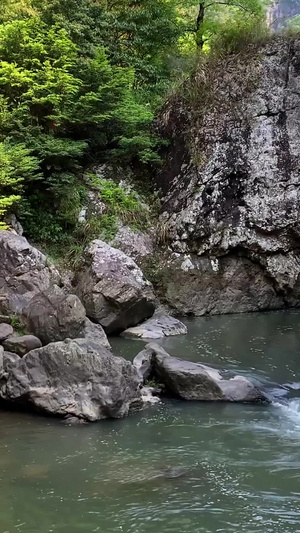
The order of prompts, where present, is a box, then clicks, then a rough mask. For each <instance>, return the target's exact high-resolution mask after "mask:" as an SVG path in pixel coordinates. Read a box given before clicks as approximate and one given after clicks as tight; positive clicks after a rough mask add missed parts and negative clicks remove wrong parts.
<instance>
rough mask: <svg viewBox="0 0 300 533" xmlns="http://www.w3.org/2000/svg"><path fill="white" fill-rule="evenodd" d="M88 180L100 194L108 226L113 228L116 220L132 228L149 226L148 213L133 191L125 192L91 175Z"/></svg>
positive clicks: (108, 181) (112, 183)
mask: <svg viewBox="0 0 300 533" xmlns="http://www.w3.org/2000/svg"><path fill="white" fill-rule="evenodd" d="M89 178H90V180H91V184H92V186H93V188H95V189H96V190H97V191H98V192H99V193H100V198H101V200H103V202H104V203H105V205H106V211H107V213H108V217H109V218H108V223H109V224H108V225H109V226H113V224H112V222H113V220H115V221H117V219H120V220H121V221H122V222H124V223H125V224H129V225H131V226H132V227H133V228H139V229H145V227H147V226H148V225H149V211H148V209H147V208H146V206H145V205H143V204H142V203H141V201H140V199H139V197H138V195H137V193H136V192H135V191H130V190H127V191H126V190H125V189H124V188H122V187H119V186H118V185H116V184H115V183H114V182H113V181H112V180H106V179H103V178H98V177H97V176H95V175H93V174H90V175H89ZM103 216H104V215H102V217H101V219H102V218H103ZM102 223H103V221H102ZM105 240H107V239H105ZM110 240H111V239H110Z"/></svg>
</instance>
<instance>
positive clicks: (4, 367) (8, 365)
mask: <svg viewBox="0 0 300 533" xmlns="http://www.w3.org/2000/svg"><path fill="white" fill-rule="evenodd" d="M19 360H20V356H19V355H17V354H16V353H12V352H4V351H3V358H2V363H1V353H0V374H1V375H3V374H6V373H7V372H10V371H11V369H12V368H13V366H15V364H16V363H17V362H18V361H19Z"/></svg>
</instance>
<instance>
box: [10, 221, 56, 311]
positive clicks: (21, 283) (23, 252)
mask: <svg viewBox="0 0 300 533" xmlns="http://www.w3.org/2000/svg"><path fill="white" fill-rule="evenodd" d="M0 265H1V272H0V314H3V315H12V314H17V315H19V316H20V315H22V313H23V310H24V308H25V307H27V305H28V303H29V302H30V300H31V299H32V298H33V296H35V295H36V294H38V293H40V292H42V291H45V290H47V289H48V288H49V286H50V285H52V284H53V283H57V282H59V279H60V278H59V274H58V272H57V270H56V269H55V268H54V267H53V266H51V264H50V263H49V262H48V260H47V259H46V257H45V256H44V255H43V254H42V253H41V252H39V251H38V250H37V249H36V248H34V247H33V246H30V244H29V243H28V241H27V240H26V239H25V238H24V237H21V236H19V235H15V234H14V233H12V232H10V231H0Z"/></svg>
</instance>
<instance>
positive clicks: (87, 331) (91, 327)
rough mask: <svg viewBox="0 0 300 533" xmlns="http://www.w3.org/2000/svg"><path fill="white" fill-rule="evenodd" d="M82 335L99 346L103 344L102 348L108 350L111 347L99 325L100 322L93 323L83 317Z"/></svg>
mask: <svg viewBox="0 0 300 533" xmlns="http://www.w3.org/2000/svg"><path fill="white" fill-rule="evenodd" d="M83 337H84V339H86V340H88V341H93V342H94V343H96V344H98V345H99V346H104V348H107V349H108V350H110V349H111V345H110V344H109V340H108V338H107V336H106V334H105V331H104V329H103V328H102V326H100V324H94V323H93V322H92V321H91V320H89V319H88V318H86V319H85V324H84V331H83Z"/></svg>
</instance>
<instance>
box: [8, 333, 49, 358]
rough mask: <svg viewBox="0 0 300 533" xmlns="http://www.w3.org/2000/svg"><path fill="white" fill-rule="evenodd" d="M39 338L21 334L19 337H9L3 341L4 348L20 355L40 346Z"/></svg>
mask: <svg viewBox="0 0 300 533" xmlns="http://www.w3.org/2000/svg"><path fill="white" fill-rule="evenodd" d="M41 346H42V343H41V341H40V339H38V338H37V337H35V336H34V335H22V336H21V337H9V338H8V339H6V340H5V341H4V342H3V347H4V350H6V351H8V352H13V353H16V354H17V355H19V356H20V357H22V356H23V355H25V354H27V353H28V352H30V351H31V350H35V349H36V348H41Z"/></svg>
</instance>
